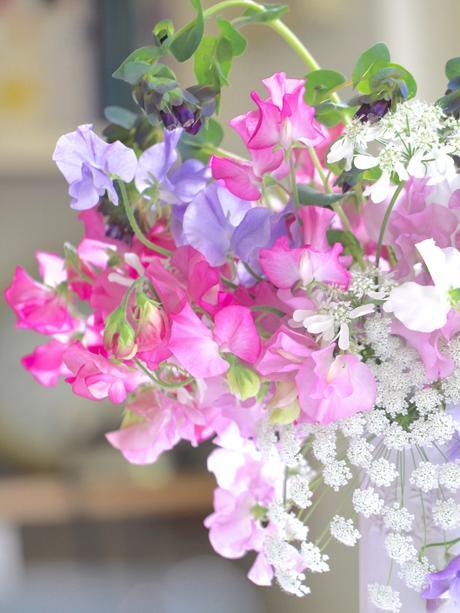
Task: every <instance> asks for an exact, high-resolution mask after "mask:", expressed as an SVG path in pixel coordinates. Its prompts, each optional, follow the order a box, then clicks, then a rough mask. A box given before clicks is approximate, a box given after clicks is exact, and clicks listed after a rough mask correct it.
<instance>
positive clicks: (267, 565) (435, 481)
mask: <svg viewBox="0 0 460 613" xmlns="http://www.w3.org/2000/svg"><path fill="white" fill-rule="evenodd" d="M192 4H193V7H194V9H195V11H196V17H195V19H194V20H193V21H192V22H191V23H189V24H188V25H186V26H185V27H183V28H181V29H179V30H177V31H175V30H174V26H173V24H172V23H171V22H170V21H163V22H161V23H159V24H157V25H156V26H155V28H154V30H153V40H152V44H151V45H150V46H147V47H142V48H141V49H137V50H136V51H134V52H133V53H132V54H131V55H130V56H129V57H128V58H127V59H126V60H125V61H124V62H123V63H122V65H121V66H120V67H119V68H118V70H117V71H116V72H115V73H114V76H115V78H118V79H122V80H124V81H126V82H127V83H128V84H130V85H131V87H132V90H133V98H134V100H135V101H136V103H137V105H138V107H139V111H138V113H134V112H131V111H128V110H126V109H121V108H116V107H110V108H108V109H107V119H108V120H109V122H110V123H109V125H108V126H107V127H106V128H105V130H104V133H103V135H104V138H103V139H102V138H100V137H99V136H97V135H96V134H95V132H94V131H93V129H92V126H91V125H82V126H80V127H79V128H78V129H77V130H76V131H75V132H72V133H70V134H66V135H65V136H62V137H61V138H60V139H59V141H58V143H57V145H56V149H55V152H54V155H53V159H54V160H55V162H56V164H57V166H58V168H59V169H60V171H61V172H62V174H63V175H64V177H65V179H66V180H67V182H68V184H69V196H70V199H71V207H72V208H73V209H75V210H77V211H79V219H80V220H81V222H82V223H83V227H84V235H83V239H82V240H81V242H80V243H79V245H78V246H76V247H74V246H72V245H70V244H66V245H65V247H64V254H63V257H61V256H58V255H56V254H52V253H42V252H40V253H38V254H37V261H38V265H39V271H40V276H41V281H39V282H38V281H35V280H33V279H32V278H31V277H30V276H29V275H28V274H27V273H26V272H25V271H24V270H23V269H22V268H20V267H18V268H17V270H16V272H15V274H14V278H13V281H12V283H11V286H10V287H9V288H8V289H7V291H6V300H7V302H8V303H9V305H10V306H11V308H12V309H13V310H14V312H15V314H16V316H17V326H18V328H26V329H30V330H35V331H37V332H39V333H40V334H43V335H45V336H46V337H47V338H48V340H47V342H46V343H45V344H42V345H39V346H38V347H37V348H36V349H35V350H34V351H33V353H31V354H30V355H28V356H26V357H25V358H24V359H23V365H24V366H25V368H27V369H28V370H29V371H30V373H31V374H32V375H33V376H34V377H35V379H36V380H37V381H38V382H39V383H41V384H42V385H45V386H53V385H55V384H56V383H57V381H58V380H59V379H60V378H62V377H63V378H64V379H65V380H66V381H67V382H68V383H69V384H70V385H71V388H72V391H73V393H74V394H77V395H80V396H83V397H85V398H89V399H92V400H102V399H105V398H110V400H111V401H112V402H113V403H115V404H118V405H124V409H123V418H122V423H121V427H120V429H119V430H117V431H115V432H110V433H108V434H107V439H108V441H109V442H110V443H111V444H112V445H113V446H114V447H116V448H117V449H119V450H120V451H121V453H122V454H123V455H124V456H125V458H126V459H127V460H128V461H130V462H133V463H138V464H144V463H149V462H154V461H155V460H156V459H157V458H158V456H159V455H160V454H161V453H163V452H164V451H166V450H169V449H172V448H173V447H174V446H175V445H176V444H177V443H178V442H179V441H180V440H187V441H189V442H190V443H191V444H192V445H198V444H199V443H200V442H201V441H203V440H205V439H210V438H211V439H212V441H213V443H214V445H215V450H214V451H213V452H212V453H211V455H210V457H209V461H208V468H209V470H210V471H211V472H212V473H214V475H215V477H216V480H217V489H216V491H215V496H214V512H213V513H212V514H211V515H210V516H209V517H208V518H207V519H206V521H205V525H206V526H207V527H208V529H209V536H210V540H211V544H212V546H213V547H214V549H215V550H216V551H217V552H218V553H219V554H220V555H222V556H225V557H228V558H239V557H242V556H244V555H245V554H247V553H248V552H255V559H254V563H253V565H252V567H251V569H250V571H249V578H250V579H251V580H252V581H253V582H255V583H256V584H258V585H269V584H271V582H272V581H273V580H276V581H277V583H278V584H279V585H280V586H281V587H282V588H283V589H284V590H286V591H287V592H290V593H292V594H295V595H297V596H304V595H306V594H308V593H309V591H310V590H309V587H308V576H309V573H324V572H326V571H328V570H329V564H330V560H329V557H328V555H327V553H326V552H327V546H328V544H329V543H330V541H331V539H336V540H337V541H340V542H341V543H343V544H344V545H345V546H348V547H351V546H354V545H356V544H357V543H358V542H359V539H360V537H361V533H360V529H359V525H358V522H357V519H360V521H361V522H363V521H369V522H375V523H376V524H378V525H380V526H382V529H383V530H384V533H385V537H384V547H385V551H386V554H387V557H388V581H387V583H372V584H370V585H369V587H368V592H369V598H370V600H371V602H372V603H373V605H374V606H375V607H377V608H378V609H381V610H384V611H394V612H397V611H400V610H401V607H402V604H403V603H402V601H401V596H400V594H399V593H398V591H397V590H396V589H395V588H394V581H395V580H396V579H398V580H402V581H403V582H404V583H405V585H406V586H407V587H408V588H411V589H413V590H415V591H416V592H419V594H420V603H422V602H423V599H428V600H430V602H431V603H432V604H433V606H434V605H436V603H438V604H439V603H440V604H441V605H444V604H446V603H447V604H448V606H453V607H460V589H459V585H460V584H459V572H460V571H458V569H459V568H460V566H459V565H460V556H458V555H457V556H456V557H455V550H456V544H457V543H458V542H460V539H459V538H458V536H457V534H458V533H456V532H455V531H456V530H457V529H458V528H460V504H459V502H458V499H457V498H456V494H457V491H458V489H459V487H460V437H459V432H460V416H459V415H458V411H457V410H456V405H458V404H459V403H460V334H459V333H460V315H459V312H458V304H459V300H460V252H459V250H458V246H459V243H460V232H459V227H460V225H459V222H460V174H459V172H458V170H459V160H460V120H459V115H460V58H454V59H451V60H449V62H448V63H447V66H446V75H447V80H448V88H447V93H446V94H445V95H444V96H442V97H441V98H440V99H439V100H438V101H437V102H436V103H435V104H427V103H425V102H422V101H419V100H416V99H415V94H416V83H415V81H414V78H413V77H412V76H411V75H410V73H409V72H408V71H407V70H406V69H405V68H403V67H402V66H400V65H398V64H396V63H394V62H392V61H391V59H390V54H389V51H388V49H387V47H386V46H385V45H384V44H383V43H378V44H376V45H374V46H373V47H371V48H370V49H368V50H367V51H365V52H364V53H363V54H362V55H361V56H360V57H359V59H358V61H357V63H356V66H355V68H354V69H353V72H352V76H351V79H350V80H348V79H347V78H346V77H345V76H344V75H342V74H340V73H338V72H336V71H333V70H324V69H320V68H319V67H318V65H317V64H316V62H315V60H314V59H313V58H312V56H311V55H310V53H309V52H308V50H307V49H306V48H305V47H304V46H303V45H302V44H301V42H300V41H299V40H298V38H297V37H296V36H295V35H294V34H293V33H292V32H291V31H290V30H289V29H288V28H287V27H286V26H285V25H284V23H283V22H282V21H281V20H280V17H281V16H282V15H283V13H284V12H285V10H286V7H284V6H280V5H264V4H258V3H256V2H253V1H252V0H224V1H223V2H220V3H219V4H216V5H215V6H213V7H211V8H209V9H207V10H205V11H204V10H203V9H202V7H201V4H200V1H199V0H192ZM235 7H241V8H242V9H243V12H242V14H241V15H239V16H237V17H236V18H234V19H233V20H232V21H229V20H227V19H224V17H222V15H221V13H222V12H223V11H224V9H227V8H235ZM216 16H217V26H218V29H217V31H218V33H217V34H216V35H207V34H205V33H204V26H205V22H207V21H208V20H209V19H211V18H213V17H216ZM253 23H259V24H262V25H263V24H265V25H267V26H269V27H271V28H272V29H273V30H275V31H276V32H277V33H278V34H280V35H281V36H282V37H283V38H284V39H285V40H286V42H287V43H289V44H290V45H291V47H292V48H293V49H294V51H295V52H297V53H298V54H299V56H300V57H301V58H302V59H303V60H304V61H305V63H306V68H307V69H308V74H307V75H306V76H301V77H300V78H288V77H287V76H286V75H285V74H284V73H276V74H274V75H272V76H271V77H268V78H266V79H265V80H264V81H263V85H264V90H265V91H264V92H263V93H262V94H260V93H258V92H257V91H254V92H253V93H252V94H251V97H252V100H253V104H252V108H251V109H250V110H248V112H247V113H245V114H244V115H241V116H239V117H236V118H235V119H233V120H232V121H231V122H230V125H231V127H232V128H233V129H234V130H235V131H236V132H237V133H238V135H239V136H240V137H241V140H242V141H243V143H244V146H245V148H246V150H247V154H246V155H245V156H244V157H240V156H238V155H234V154H232V153H230V152H228V151H225V150H224V149H222V148H221V147H220V143H221V140H222V136H223V132H222V129H221V127H220V125H219V123H218V121H217V120H216V117H215V115H216V112H217V111H218V108H219V100H220V96H221V95H222V89H223V88H224V86H227V85H228V80H229V75H230V70H231V66H232V61H233V59H234V58H235V57H237V56H239V55H241V54H242V53H243V52H244V50H245V47H246V38H245V37H244V35H243V34H242V30H243V29H244V26H246V25H248V24H253ZM166 57H169V58H173V59H175V60H177V61H179V62H184V61H187V60H189V59H190V58H192V57H193V58H194V70H195V75H196V81H197V82H196V84H195V85H193V86H192V87H188V88H183V87H182V86H181V85H180V83H179V82H178V81H177V79H176V76H175V74H174V72H173V70H172V69H171V68H170V67H169V66H167V65H166V64H164V63H163V62H162V60H163V58H166ZM345 88H353V89H354V91H355V94H354V95H353V97H351V98H350V99H349V100H348V102H347V103H345V102H343V101H341V100H340V99H339V97H338V92H339V91H340V90H342V89H345ZM327 488H329V489H332V490H333V491H335V492H339V491H342V492H343V494H342V498H341V500H342V499H343V498H344V497H345V495H346V494H345V492H346V493H348V496H349V497H350V498H351V500H352V504H353V508H354V513H353V516H351V517H345V516H343V515H341V514H340V504H338V505H337V508H336V513H335V514H334V516H333V517H325V516H324V514H323V516H322V517H323V520H324V531H323V532H322V534H314V533H312V530H311V529H310V528H309V523H310V518H311V516H312V514H313V513H315V512H316V513H318V509H320V510H321V508H322V507H321V499H322V492H323V490H326V489H327ZM411 500H415V501H416V504H415V505H412V506H411V504H410V501H411ZM437 533H439V537H438V538H434V535H436V534H437ZM449 603H450V604H449ZM421 606H422V604H421ZM404 610H407V609H404ZM449 610H450V609H449ZM452 610H457V609H456V608H453V609H452Z"/></svg>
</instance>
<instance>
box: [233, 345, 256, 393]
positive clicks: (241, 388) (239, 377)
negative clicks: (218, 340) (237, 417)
mask: <svg viewBox="0 0 460 613" xmlns="http://www.w3.org/2000/svg"><path fill="white" fill-rule="evenodd" d="M226 360H227V362H229V364H230V368H229V370H228V371H227V383H228V387H229V389H230V391H231V392H232V394H236V395H237V396H238V397H239V398H241V400H247V399H248V398H253V397H254V396H257V394H258V392H259V389H260V378H259V375H258V374H257V373H256V372H254V371H253V370H252V368H249V366H246V365H245V364H243V363H242V362H240V360H238V358H236V357H235V356H234V355H231V354H228V355H227V356H226Z"/></svg>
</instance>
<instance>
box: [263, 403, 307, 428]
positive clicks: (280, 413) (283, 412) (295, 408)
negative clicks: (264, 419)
mask: <svg viewBox="0 0 460 613" xmlns="http://www.w3.org/2000/svg"><path fill="white" fill-rule="evenodd" d="M299 415H300V406H299V403H298V402H297V400H294V402H291V404H289V405H288V406H287V407H278V408H276V409H273V410H272V412H271V413H270V418H269V422H270V423H271V424H277V425H288V424H292V422H293V421H295V420H296V419H297V418H298V417H299Z"/></svg>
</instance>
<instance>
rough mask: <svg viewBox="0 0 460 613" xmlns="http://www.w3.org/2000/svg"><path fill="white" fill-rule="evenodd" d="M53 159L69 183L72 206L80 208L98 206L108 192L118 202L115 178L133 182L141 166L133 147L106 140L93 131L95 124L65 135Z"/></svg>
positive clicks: (59, 142) (57, 146)
mask: <svg viewBox="0 0 460 613" xmlns="http://www.w3.org/2000/svg"><path fill="white" fill-rule="evenodd" d="M53 160H54V161H55V162H56V165H57V167H58V168H59V170H60V171H61V172H62V174H63V175H64V177H65V178H66V180H67V182H68V183H69V195H70V197H71V199H72V200H71V204H70V206H71V207H72V208H73V209H76V210H78V211H85V210H87V209H91V208H92V207H94V206H96V205H97V204H98V202H99V199H100V197H101V196H102V195H103V194H104V193H105V192H107V194H108V196H109V198H110V200H111V202H113V204H118V194H117V192H116V190H115V187H114V185H113V177H114V176H117V177H120V179H121V180H122V181H125V182H129V181H132V179H133V178H134V173H135V171H136V166H137V158H136V154H135V153H134V151H133V150H132V149H129V148H128V147H126V146H125V145H123V143H121V142H119V141H116V142H114V143H111V144H109V143H106V142H104V141H103V140H102V139H101V138H99V137H98V136H97V135H96V134H95V133H94V132H93V130H92V125H91V124H85V125H82V126H79V127H78V128H77V129H76V130H75V132H70V133H69V134H64V136H61V137H60V139H59V140H58V142H57V143H56V148H55V150H54V153H53Z"/></svg>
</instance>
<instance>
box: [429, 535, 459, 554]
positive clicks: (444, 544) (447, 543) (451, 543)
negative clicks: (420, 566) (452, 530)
mask: <svg viewBox="0 0 460 613" xmlns="http://www.w3.org/2000/svg"><path fill="white" fill-rule="evenodd" d="M457 543H460V537H458V538H456V539H453V540H452V541H441V542H439V543H428V544H427V545H424V546H423V547H422V548H421V549H420V554H419V558H422V557H423V555H424V553H425V551H426V550H427V549H429V548H430V547H447V548H448V549H450V547H453V546H454V545H456V544H457Z"/></svg>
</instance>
